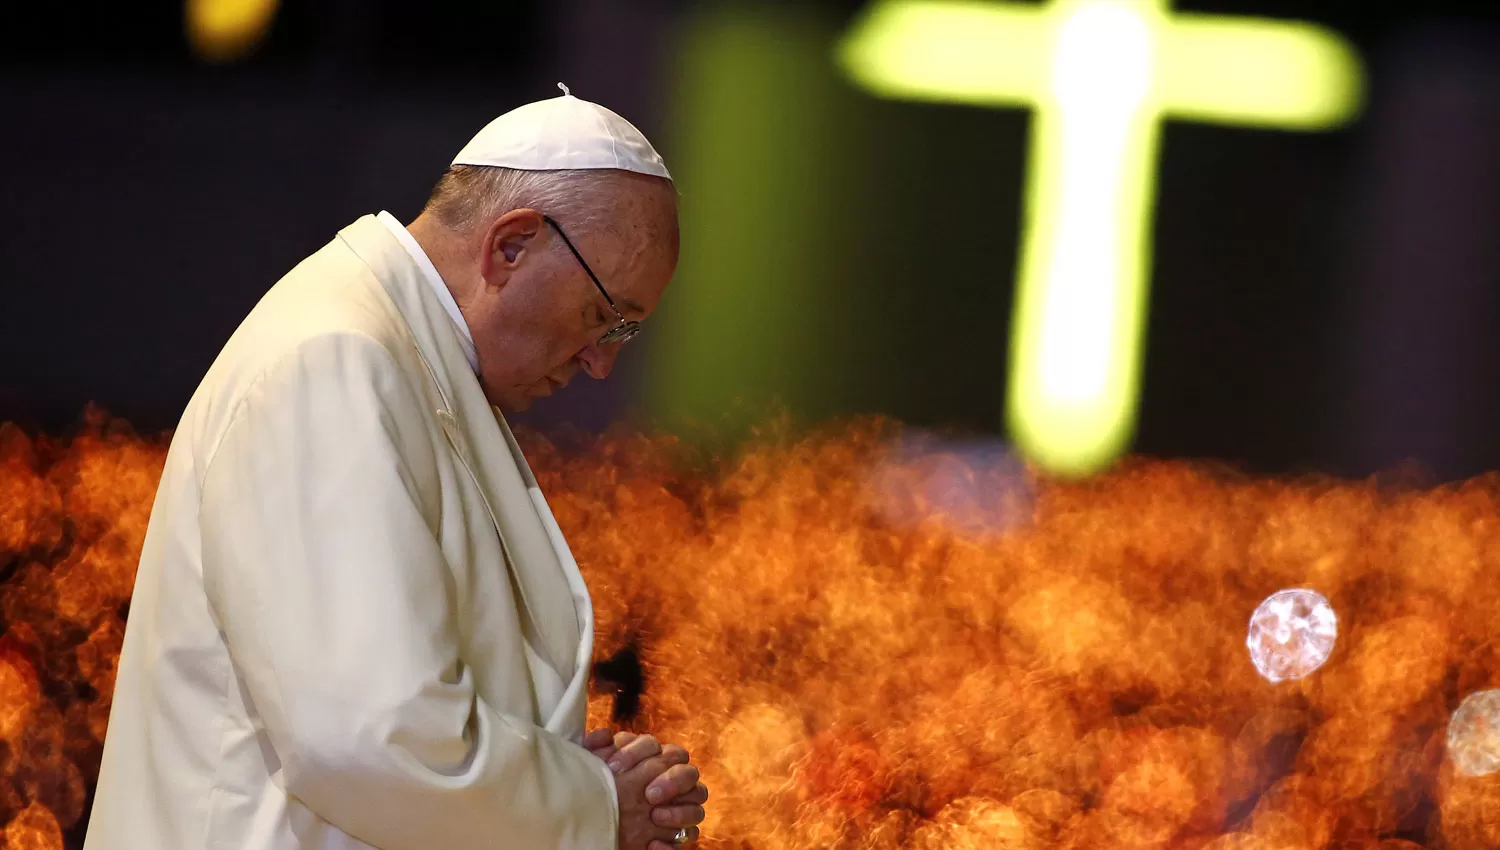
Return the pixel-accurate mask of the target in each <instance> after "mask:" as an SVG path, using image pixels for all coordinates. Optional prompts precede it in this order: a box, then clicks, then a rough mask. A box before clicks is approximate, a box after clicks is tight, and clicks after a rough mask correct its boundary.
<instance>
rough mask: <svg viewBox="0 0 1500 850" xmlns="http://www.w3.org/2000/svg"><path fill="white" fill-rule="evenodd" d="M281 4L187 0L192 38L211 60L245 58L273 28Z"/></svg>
mask: <svg viewBox="0 0 1500 850" xmlns="http://www.w3.org/2000/svg"><path fill="white" fill-rule="evenodd" d="M278 5H280V4H279V0H187V7H186V9H185V11H184V14H185V18H186V19H185V22H184V23H185V25H186V28H187V37H188V42H189V43H190V44H192V46H193V52H194V53H197V54H198V56H199V57H201V58H203V59H206V60H208V61H210V62H232V61H234V60H236V59H243V58H244V57H245V56H248V55H249V54H250V52H251V51H253V50H254V49H255V47H256V45H258V44H260V42H261V40H262V39H263V38H265V35H266V33H267V31H269V30H270V29H271V24H272V22H273V21H275V20H276V7H277V6H278Z"/></svg>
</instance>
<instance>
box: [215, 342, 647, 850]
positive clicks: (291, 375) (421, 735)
mask: <svg viewBox="0 0 1500 850" xmlns="http://www.w3.org/2000/svg"><path fill="white" fill-rule="evenodd" d="M408 380H409V379H408V378H407V377H406V376H405V374H404V373H403V372H402V370H401V369H400V368H399V367H398V365H397V364H396V362H395V360H394V358H393V357H392V356H391V354H390V353H389V352H388V351H386V350H385V349H384V348H383V347H382V346H381V345H380V344H379V343H378V342H376V341H375V340H373V339H371V338H369V337H365V336H362V335H358V334H353V333H341V334H335V335H329V336H326V337H321V338H316V339H313V340H310V341H307V342H304V343H302V344H301V345H299V347H298V348H297V350H296V351H295V352H292V353H290V354H288V355H285V356H283V357H281V358H280V359H279V360H278V362H276V363H275V365H273V366H272V367H271V368H269V369H268V370H267V371H266V373H264V374H263V375H262V376H261V377H260V378H259V379H258V380H257V382H256V383H255V385H254V386H253V387H252V388H251V389H250V390H249V391H248V392H247V393H246V394H245V396H244V398H243V399H242V400H241V401H240V403H239V406H238V408H237V409H236V411H235V413H234V414H233V419H232V422H231V424H230V426H229V427H228V429H227V430H226V432H225V434H224V437H223V438H222V439H221V441H220V443H219V445H218V446H217V448H216V450H215V451H214V452H213V453H212V456H211V458H210V459H209V461H208V463H207V467H206V470H205V471H204V473H203V479H202V494H201V507H200V517H199V519H200V528H201V531H202V541H203V551H202V554H203V572H204V584H205V587H206V589H207V592H208V598H209V604H210V607H211V610H212V612H213V614H214V616H215V617H216V618H217V621H218V624H219V628H220V629H221V630H222V632H223V634H224V637H225V640H226V642H227V645H228V649H229V655H230V657H231V659H232V660H233V663H234V668H235V672H236V673H237V674H238V675H239V676H240V678H241V681H242V683H243V686H244V688H245V690H246V692H247V694H248V696H249V698H250V701H251V702H252V703H253V705H254V709H255V711H256V713H257V714H258V715H259V717H260V719H261V721H262V722H263V724H264V730H265V735H266V737H267V738H268V739H269V742H270V745H271V748H272V749H273V750H274V754H275V759H277V760H279V762H280V776H279V780H280V783H281V785H282V786H283V787H284V788H285V790H286V792H287V793H288V794H289V795H290V796H292V797H294V798H296V799H297V800H299V801H300V802H301V803H302V804H303V805H305V806H306V807H307V808H308V809H309V810H311V811H312V812H313V813H314V814H316V815H318V816H319V817H321V818H323V819H324V820H326V821H328V822H329V823H331V824H332V825H334V826H336V827H338V828H339V829H340V830H343V831H344V832H346V833H348V834H350V835H352V836H354V837H355V838H358V839H359V840H361V841H363V842H365V843H367V844H371V845H374V846H375V847H378V848H381V850H432V849H433V848H443V850H498V848H510V847H516V848H520V847H525V848H537V850H542V849H543V848H546V850H551V848H587V850H614V848H615V845H616V840H617V839H616V834H617V819H618V813H617V810H616V806H615V798H614V793H615V792H614V786H613V781H612V779H611V778H610V774H609V771H608V769H607V768H606V767H605V766H604V764H603V763H602V762H600V761H599V760H598V759H597V758H595V757H594V756H593V755H591V754H590V753H589V752H587V751H586V750H584V749H583V748H582V747H579V746H578V745H576V744H574V743H572V742H571V741H568V740H566V739H564V738H562V737H559V736H557V735H555V734H553V733H550V732H548V731H546V730H545V729H542V728H539V727H538V726H536V725H535V724H533V723H531V722H529V721H527V720H523V719H521V718H517V717H512V716H506V715H505V714H502V713H500V712H498V711H497V710H495V709H494V708H493V707H491V706H489V705H488V704H486V703H485V701H484V700H483V699H480V698H479V697H478V696H477V694H476V691H475V685H474V677H473V671H472V670H470V669H469V668H468V667H467V666H465V664H464V661H463V659H462V658H461V657H460V655H459V646H460V644H459V637H458V625H457V610H458V608H457V600H458V599H459V598H461V594H462V592H463V591H462V588H460V587H459V586H458V582H459V580H460V579H459V577H458V576H456V575H455V573H454V572H453V571H452V570H451V569H450V568H449V567H448V564H447V562H446V561H445V559H444V557H443V555H442V551H441V549H440V547H439V545H438V541H437V538H436V536H435V533H434V529H435V528H437V527H438V519H439V513H438V512H439V510H440V506H439V504H438V497H439V494H440V492H441V490H440V481H439V478H438V472H437V463H436V457H435V451H436V449H435V448H433V446H434V442H433V440H432V438H431V436H430V435H429V432H428V430H427V425H426V424H425V422H424V420H423V417H422V416H421V415H420V414H421V406H420V405H421V402H420V401H419V396H418V394H417V393H416V392H414V391H413V389H412V387H411V385H410V384H409V383H408ZM497 568H499V565H497ZM231 686H232V685H231ZM275 767H276V765H274V764H273V765H271V768H272V769H273V771H274V770H275Z"/></svg>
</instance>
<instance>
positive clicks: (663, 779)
mask: <svg viewBox="0 0 1500 850" xmlns="http://www.w3.org/2000/svg"><path fill="white" fill-rule="evenodd" d="M697 785H698V766H697V765H693V764H681V763H678V764H674V765H672V766H671V767H668V768H667V769H666V770H665V771H663V772H662V774H661V775H660V776H658V777H656V778H655V779H653V780H652V781H651V784H650V785H647V786H646V802H648V803H650V804H652V805H656V804H658V803H664V802H666V801H667V800H671V799H673V798H675V797H679V796H681V795H683V794H686V793H687V792H689V791H692V790H693V789H694V788H696V787H697Z"/></svg>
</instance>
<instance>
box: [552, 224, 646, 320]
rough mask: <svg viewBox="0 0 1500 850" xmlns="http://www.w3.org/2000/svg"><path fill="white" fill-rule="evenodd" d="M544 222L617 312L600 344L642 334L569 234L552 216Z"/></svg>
mask: <svg viewBox="0 0 1500 850" xmlns="http://www.w3.org/2000/svg"><path fill="white" fill-rule="evenodd" d="M542 220H543V221H545V222H547V223H548V224H550V225H552V229H553V230H556V231H557V235H558V236H561V237H562V241H563V244H564V245H566V246H568V250H569V251H572V252H573V257H574V259H576V260H578V265H580V266H583V270H584V271H585V272H587V273H588V276H589V280H592V281H593V282H594V285H595V286H597V287H599V294H600V295H603V296H604V300H605V301H608V302H609V309H611V310H613V311H615V319H616V320H617V321H616V323H615V326H614V327H612V328H610V329H609V330H607V331H605V332H604V336H601V337H599V342H598V344H599V345H609V344H611V343H616V342H618V343H626V342H629V341H630V340H631V339H632V338H633V337H634V336H635V335H636V334H638V333H640V332H641V323H640V322H632V321H630V320H628V319H626V318H625V316H624V315H622V314H621V313H620V308H619V307H616V306H615V299H613V298H610V297H609V291H608V290H606V289H605V288H604V284H602V283H600V282H599V277H598V275H595V274H594V270H593V269H591V268H589V264H588V263H586V262H584V259H583V255H582V254H580V253H578V249H577V248H574V247H573V240H571V239H569V238H568V234H566V233H564V232H563V229H562V227H561V226H559V225H558V223H557V222H555V221H553V220H552V216H550V215H544V216H542Z"/></svg>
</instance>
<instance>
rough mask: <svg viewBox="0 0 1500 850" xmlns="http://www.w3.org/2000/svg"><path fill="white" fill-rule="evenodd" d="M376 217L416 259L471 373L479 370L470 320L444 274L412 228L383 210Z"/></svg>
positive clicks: (477, 353) (412, 257) (413, 259)
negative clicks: (445, 315)
mask: <svg viewBox="0 0 1500 850" xmlns="http://www.w3.org/2000/svg"><path fill="white" fill-rule="evenodd" d="M376 218H378V219H380V223H381V224H383V225H385V229H386V230H389V231H390V232H391V235H392V236H394V237H396V241H397V242H400V243H401V247H402V248H405V249H406V253H408V254H410V255H411V259H412V262H414V263H416V264H417V268H418V269H419V270H421V272H422V281H423V282H424V283H426V284H427V285H428V287H430V288H431V289H432V291H433V294H435V295H437V297H438V301H439V302H440V303H441V304H442V305H443V312H445V313H447V314H448V318H450V319H452V320H453V327H454V328H455V329H456V330H457V331H458V334H459V336H458V342H459V344H460V345H461V346H463V349H464V359H466V360H468V361H469V368H470V369H471V370H473V372H474V374H476V375H477V374H479V352H478V351H477V350H476V349H475V348H474V334H472V333H471V332H470V331H469V323H468V322H466V321H464V314H463V311H461V310H459V309H458V302H457V301H454V300H453V292H452V291H451V290H449V289H448V284H447V283H446V282H444V281H443V276H442V275H440V274H438V270H437V266H435V265H433V264H432V258H430V257H428V256H427V252H426V251H424V250H422V244H421V243H420V242H418V241H417V238H416V237H415V236H412V235H411V231H410V230H407V229H406V226H405V225H403V224H402V223H401V221H400V219H398V218H396V217H395V216H393V215H391V214H390V213H388V212H386V211H385V210H381V211H380V215H378V216H376Z"/></svg>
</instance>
